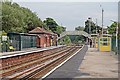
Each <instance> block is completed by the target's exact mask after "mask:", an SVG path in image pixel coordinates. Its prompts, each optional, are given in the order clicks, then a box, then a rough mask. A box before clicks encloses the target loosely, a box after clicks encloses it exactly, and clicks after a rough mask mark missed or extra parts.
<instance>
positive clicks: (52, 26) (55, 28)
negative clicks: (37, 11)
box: [43, 18, 66, 36]
mask: <svg viewBox="0 0 120 80" xmlns="http://www.w3.org/2000/svg"><path fill="white" fill-rule="evenodd" d="M43 22H44V24H45V25H46V27H48V29H49V30H51V31H52V32H54V33H56V34H58V36H59V35H60V34H61V33H62V32H64V31H66V28H65V27H63V26H59V25H58V24H57V22H56V21H55V20H54V19H52V18H46V19H45V20H44V21H43Z"/></svg>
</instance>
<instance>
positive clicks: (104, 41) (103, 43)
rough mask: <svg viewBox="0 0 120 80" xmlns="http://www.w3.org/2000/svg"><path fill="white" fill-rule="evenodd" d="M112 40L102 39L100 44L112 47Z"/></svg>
mask: <svg viewBox="0 0 120 80" xmlns="http://www.w3.org/2000/svg"><path fill="white" fill-rule="evenodd" d="M109 42H110V39H109V38H101V39H100V43H101V44H102V45H103V46H108V45H110V43H109Z"/></svg>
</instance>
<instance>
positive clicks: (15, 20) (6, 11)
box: [2, 1, 43, 32]
mask: <svg viewBox="0 0 120 80" xmlns="http://www.w3.org/2000/svg"><path fill="white" fill-rule="evenodd" d="M42 25H43V23H42V21H41V19H40V18H38V16H37V15H36V14H35V13H33V12H32V11H30V10H29V9H28V8H24V7H20V6H19V5H18V4H17V3H11V2H6V1H5V2H2V29H3V30H4V31H5V32H28V31H30V30H32V29H34V28H35V27H38V26H42Z"/></svg>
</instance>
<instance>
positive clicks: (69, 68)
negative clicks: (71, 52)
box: [44, 45, 88, 80]
mask: <svg viewBox="0 0 120 80" xmlns="http://www.w3.org/2000/svg"><path fill="white" fill-rule="evenodd" d="M87 49H88V47H87V46H86V45H85V46H84V47H83V49H82V50H81V51H80V52H79V53H78V54H76V55H75V56H73V57H72V58H71V59H70V60H69V61H67V62H66V63H65V64H63V65H62V66H61V67H59V68H58V69H56V70H55V71H54V72H53V73H51V74H50V75H49V76H47V77H46V79H48V80H49V79H52V78H74V77H76V76H80V75H81V72H80V70H79V67H80V64H81V63H82V60H83V58H84V56H85V54H86V51H87ZM44 80H45V79H44Z"/></svg>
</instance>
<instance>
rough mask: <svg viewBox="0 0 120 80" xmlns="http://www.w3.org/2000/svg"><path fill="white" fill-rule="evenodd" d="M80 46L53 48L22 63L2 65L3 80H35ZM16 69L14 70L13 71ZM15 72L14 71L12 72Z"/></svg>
mask: <svg viewBox="0 0 120 80" xmlns="http://www.w3.org/2000/svg"><path fill="white" fill-rule="evenodd" d="M80 48H81V46H79V47H75V46H70V47H64V48H61V49H58V50H53V51H51V52H44V53H42V55H41V56H39V57H34V59H31V60H29V61H27V60H26V61H25V62H23V63H22V64H20V63H18V64H16V65H12V66H11V67H8V68H5V67H3V71H4V72H2V75H3V78H2V79H3V80H6V79H9V80H16V79H21V80H33V79H34V80H35V79H39V78H41V77H42V76H44V75H45V74H46V73H48V72H49V71H50V70H51V69H53V68H54V67H55V66H57V65H59V64H60V63H62V62H63V61H64V60H66V59H67V58H68V57H69V56H71V55H72V54H74V53H75V52H76V51H77V50H78V49H80ZM15 71H16V72H15ZM14 72H15V73H14Z"/></svg>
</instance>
